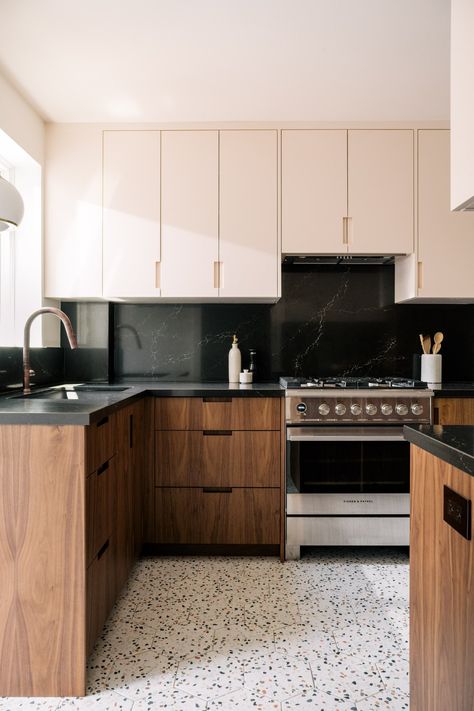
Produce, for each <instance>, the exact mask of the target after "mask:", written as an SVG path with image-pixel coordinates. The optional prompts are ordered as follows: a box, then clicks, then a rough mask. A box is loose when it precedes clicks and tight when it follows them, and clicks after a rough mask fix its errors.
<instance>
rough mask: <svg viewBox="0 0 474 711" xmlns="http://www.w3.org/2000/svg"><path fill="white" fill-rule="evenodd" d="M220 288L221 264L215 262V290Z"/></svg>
mask: <svg viewBox="0 0 474 711" xmlns="http://www.w3.org/2000/svg"><path fill="white" fill-rule="evenodd" d="M218 288H219V262H214V289H218Z"/></svg>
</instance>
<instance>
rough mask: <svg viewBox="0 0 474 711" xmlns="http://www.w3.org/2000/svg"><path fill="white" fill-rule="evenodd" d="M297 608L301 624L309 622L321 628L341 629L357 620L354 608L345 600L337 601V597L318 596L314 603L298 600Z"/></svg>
mask: <svg viewBox="0 0 474 711" xmlns="http://www.w3.org/2000/svg"><path fill="white" fill-rule="evenodd" d="M298 610H299V613H300V617H301V622H302V624H310V625H311V626H313V627H319V628H321V629H326V630H333V629H335V628H338V629H341V628H345V627H347V626H348V625H352V624H355V623H356V622H357V615H356V613H355V611H354V608H353V607H352V606H351V605H349V604H348V603H347V602H346V601H345V600H341V601H338V600H337V598H332V597H331V600H324V599H323V598H322V597H320V598H319V599H318V601H317V603H315V604H311V603H310V602H307V601H303V602H299V603H298Z"/></svg>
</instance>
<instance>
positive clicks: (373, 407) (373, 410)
mask: <svg viewBox="0 0 474 711" xmlns="http://www.w3.org/2000/svg"><path fill="white" fill-rule="evenodd" d="M365 411H366V413H367V414H368V415H375V413H376V412H377V405H374V404H373V403H371V402H369V403H368V405H366V406H365Z"/></svg>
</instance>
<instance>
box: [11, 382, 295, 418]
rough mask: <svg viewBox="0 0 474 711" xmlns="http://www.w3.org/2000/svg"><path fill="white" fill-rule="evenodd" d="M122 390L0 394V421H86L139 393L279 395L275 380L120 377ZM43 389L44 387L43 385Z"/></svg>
mask: <svg viewBox="0 0 474 711" xmlns="http://www.w3.org/2000/svg"><path fill="white" fill-rule="evenodd" d="M121 385H123V386H126V388H127V389H126V390H122V391H118V392H117V391H113V392H104V391H96V392H79V393H78V399H77V400H42V399H40V398H21V397H15V396H13V395H5V396H3V397H0V424H10V425H19V424H23V425H26V424H29V425H90V424H92V423H94V422H96V421H97V420H99V419H100V418H101V417H103V416H104V415H106V414H107V413H111V412H113V411H114V410H117V409H119V408H120V407H122V406H123V405H124V404H125V403H127V404H128V403H132V402H133V401H134V400H137V399H138V398H140V397H142V396H143V395H153V396H155V397H206V396H214V397H226V396H227V397H228V396H229V395H230V396H232V397H282V396H284V394H285V390H284V389H283V388H282V387H281V386H280V385H278V384H277V383H253V384H250V385H239V384H238V383H236V384H232V385H230V384H229V383H171V382H170V383H156V382H153V381H145V380H144V381H142V382H136V381H134V382H133V383H132V382H130V381H123V382H121ZM43 389H44V388H43Z"/></svg>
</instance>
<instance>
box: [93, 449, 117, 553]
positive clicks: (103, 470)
mask: <svg viewBox="0 0 474 711" xmlns="http://www.w3.org/2000/svg"><path fill="white" fill-rule="evenodd" d="M115 460H116V458H115V457H113V458H112V459H110V460H109V461H108V462H105V463H104V464H103V465H102V466H101V467H99V469H97V471H95V472H94V473H93V474H91V475H90V476H89V477H87V482H86V492H87V493H86V496H87V499H86V521H87V533H86V541H87V544H86V551H87V553H86V554H87V564H88V565H89V563H90V562H91V561H92V560H93V558H95V556H96V555H97V552H98V551H99V550H100V548H102V546H103V544H104V543H105V541H106V540H107V538H109V536H110V535H111V533H112V529H113V525H114V519H115V500H116V496H115V494H116V466H117V463H116V461H115Z"/></svg>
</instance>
